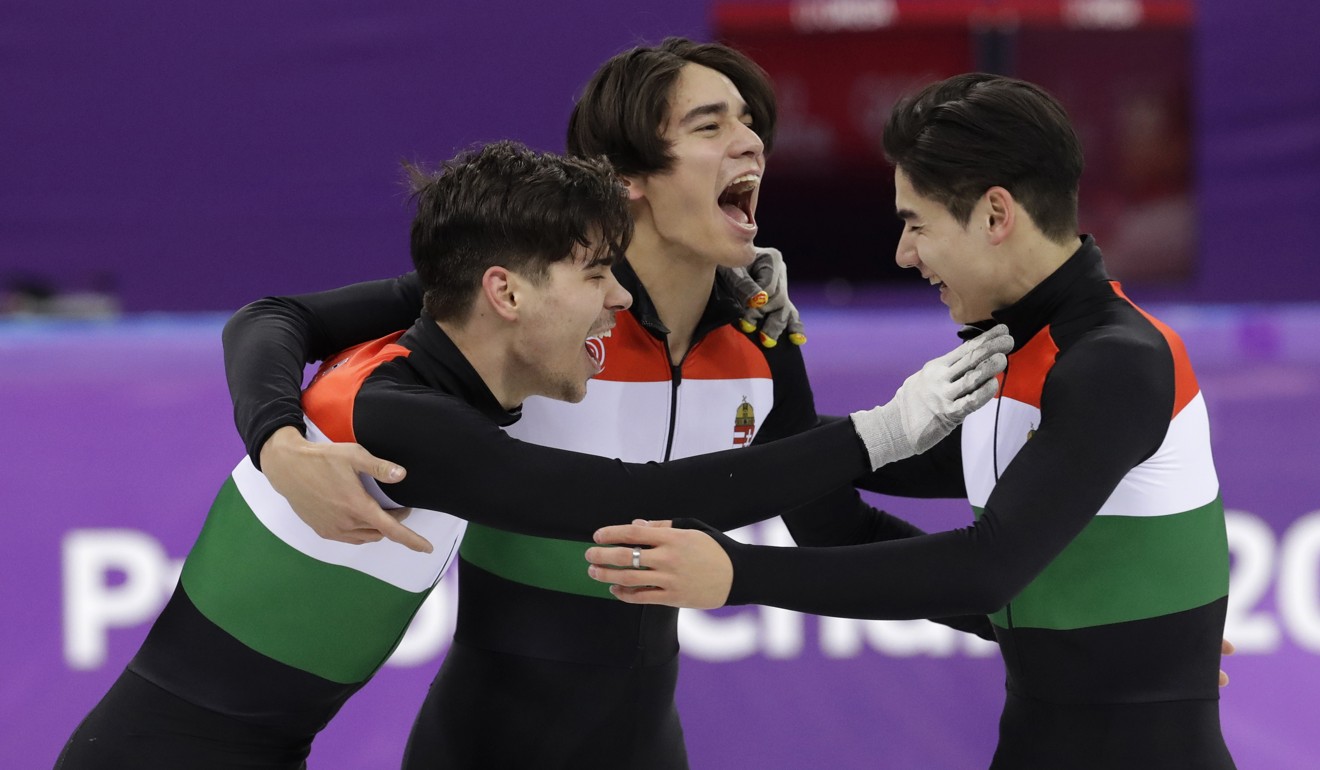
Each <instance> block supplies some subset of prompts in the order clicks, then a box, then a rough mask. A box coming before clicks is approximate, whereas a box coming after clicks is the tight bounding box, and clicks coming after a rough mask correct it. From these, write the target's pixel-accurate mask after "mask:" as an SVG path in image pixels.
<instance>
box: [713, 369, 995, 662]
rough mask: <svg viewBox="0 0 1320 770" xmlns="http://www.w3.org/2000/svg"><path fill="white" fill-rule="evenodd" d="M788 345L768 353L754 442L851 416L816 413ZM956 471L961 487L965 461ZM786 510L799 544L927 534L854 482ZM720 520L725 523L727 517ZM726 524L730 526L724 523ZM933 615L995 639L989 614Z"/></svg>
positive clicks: (787, 522) (804, 374)
mask: <svg viewBox="0 0 1320 770" xmlns="http://www.w3.org/2000/svg"><path fill="white" fill-rule="evenodd" d="M783 348H784V349H783V350H780V348H779V347H776V348H773V349H771V350H770V351H769V352H767V353H766V358H767V360H769V362H770V365H771V371H772V372H773V373H774V382H775V407H774V409H772V410H771V412H770V416H769V418H768V419H767V420H766V423H765V425H764V426H763V428H762V431H761V432H760V433H758V434H757V436H756V439H755V440H754V442H753V443H754V444H759V443H761V442H762V441H773V440H775V439H776V438H780V437H782V436H786V435H793V434H795V433H799V432H801V431H804V430H807V429H809V428H811V427H812V426H814V425H817V424H825V423H832V422H838V421H840V420H842V421H848V418H847V417H825V416H819V415H817V413H816V402H815V396H814V395H813V393H812V390H811V383H810V380H809V379H808V377H807V371H806V364H805V362H804V360H803V357H802V352H801V349H800V348H798V347H797V346H796V345H793V346H787V345H786V346H783ZM953 446H954V447H955V448H956V447H957V443H956V442H955V443H954V444H953ZM886 467H890V466H886ZM882 470H883V469H882ZM956 472H957V477H958V479H959V482H960V484H959V486H960V488H961V478H962V471H961V464H959V466H958V468H957V471H956ZM863 478H865V477H863ZM907 496H909V497H911V496H917V495H907ZM951 496H953V495H951ZM956 496H960V497H965V496H966V495H965V494H962V495H956ZM781 516H782V518H783V521H784V524H785V526H787V527H788V531H789V534H790V535H792V537H793V542H795V543H797V544H798V545H800V546H839V545H857V544H860V543H878V542H883V541H885V540H898V539H901V538H908V537H915V536H917V535H922V534H925V533H924V532H922V530H921V529H920V528H918V527H916V526H914V525H912V524H910V523H908V522H907V521H904V520H903V519H900V518H898V517H897V516H894V515H892V514H890V513H888V512H886V511H882V510H879V509H877V508H874V507H872V506H871V505H869V504H867V502H866V501H865V500H863V499H862V497H861V495H859V494H857V490H856V489H854V488H853V487H852V485H845V486H841V487H837V488H835V489H833V490H831V491H830V492H828V493H826V494H825V495H824V496H822V497H819V498H817V499H815V500H813V501H811V502H809V503H807V504H806V505H802V506H799V507H797V508H794V509H792V510H790V511H785V512H783V513H782V514H781ZM718 523H719V524H720V525H724V524H725V522H723V521H722V520H719V521H718ZM724 528H725V529H730V528H731V527H728V526H724ZM934 620H935V622H937V623H941V624H943V625H947V626H950V627H952V628H955V629H957V630H959V631H966V632H968V633H972V634H975V635H977V636H979V637H981V638H982V639H991V640H993V639H994V631H993V629H992V628H991V625H990V620H989V619H988V618H986V617H985V616H984V615H965V616H964V615H959V616H956V617H949V618H938V619H934Z"/></svg>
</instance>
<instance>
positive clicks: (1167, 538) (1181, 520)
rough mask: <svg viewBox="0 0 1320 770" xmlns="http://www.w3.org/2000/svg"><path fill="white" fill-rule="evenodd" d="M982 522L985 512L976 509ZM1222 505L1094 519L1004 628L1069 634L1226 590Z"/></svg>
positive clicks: (999, 616) (1003, 617)
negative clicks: (1150, 514)
mask: <svg viewBox="0 0 1320 770" xmlns="http://www.w3.org/2000/svg"><path fill="white" fill-rule="evenodd" d="M976 515H977V516H978V517H979V516H980V515H981V511H980V510H979V509H978V510H976ZM1228 567H1229V563H1228V536H1227V534H1226V531H1225V527H1224V505H1223V501H1222V500H1221V499H1219V498H1216V499H1215V500H1214V501H1213V502H1211V503H1208V504H1207V505H1204V506H1201V507H1200V508H1195V509H1193V510H1190V511H1184V512H1182V513H1177V514H1172V515H1168V516H1151V517H1145V516H1097V517H1095V518H1094V519H1093V520H1092V521H1091V523H1090V524H1088V525H1087V527H1086V529H1084V530H1082V533H1081V534H1080V535H1079V536H1078V537H1077V539H1076V540H1074V541H1073V542H1072V543H1070V544H1069V545H1068V547H1067V548H1065V549H1064V551H1063V553H1061V554H1059V556H1058V558H1056V559H1055V560H1054V561H1053V562H1051V563H1050V564H1049V566H1048V567H1046V568H1045V570H1044V571H1043V572H1041V573H1040V574H1039V575H1037V576H1036V579H1035V580H1033V581H1032V582H1031V585H1029V586H1027V587H1026V589H1024V590H1023V591H1022V593H1020V594H1018V596H1017V597H1016V598H1014V599H1013V601H1012V602H1010V603H1009V606H1008V607H1007V608H1004V609H1001V610H999V611H998V612H995V613H993V614H991V615H990V621H991V622H992V623H994V624H995V625H997V626H1000V627H1002V628H1008V627H1009V626H1010V623H1009V620H1008V614H1009V610H1010V609H1011V611H1012V616H1013V621H1012V623H1011V625H1012V626H1014V627H1021V628H1051V629H1059V630H1066V629H1072V628H1087V627H1090V626H1099V625H1105V624H1108V623H1122V622H1125V621H1130V620H1141V619H1143V618H1153V617H1159V616H1161V615H1168V614H1170V613H1173V612H1181V611H1183V610H1187V609H1191V608H1193V607H1200V606H1202V605H1205V604H1208V603H1210V602H1212V601H1214V600H1216V599H1219V598H1221V597H1223V596H1225V595H1227V593H1228Z"/></svg>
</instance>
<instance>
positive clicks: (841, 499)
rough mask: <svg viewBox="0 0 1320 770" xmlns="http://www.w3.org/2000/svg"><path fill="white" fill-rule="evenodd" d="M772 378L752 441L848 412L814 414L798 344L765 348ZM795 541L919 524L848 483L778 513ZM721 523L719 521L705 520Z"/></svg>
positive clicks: (898, 531)
mask: <svg viewBox="0 0 1320 770" xmlns="http://www.w3.org/2000/svg"><path fill="white" fill-rule="evenodd" d="M766 359H767V361H768V362H769V363H770V370H771V372H772V373H773V376H774V383H775V407H774V409H772V410H770V415H769V417H767V419H766V421H765V425H764V426H762V428H761V431H760V432H758V433H757V435H756V438H755V439H754V441H753V444H761V443H765V442H769V441H775V440H776V439H780V438H783V437H785V436H792V435H795V434H797V433H801V432H802V431H805V430H809V429H810V428H812V427H814V426H816V425H818V424H822V423H823V422H824V421H829V422H837V421H840V420H842V421H844V422H849V424H851V423H850V421H849V420H848V418H846V417H841V418H825V420H822V419H821V418H820V417H819V416H818V415H817V414H816V401H815V396H814V395H813V394H812V391H811V382H810V380H809V379H808V378H807V369H806V363H805V361H804V360H803V358H802V350H801V348H799V347H797V346H796V345H783V346H777V347H775V348H772V349H770V350H768V351H766ZM781 515H782V517H783V520H784V524H785V525H786V526H787V527H788V531H789V534H791V535H792V536H793V542H795V543H797V544H798V545H813V546H834V545H852V544H856V543H868V542H872V541H874V540H880V539H889V538H891V537H908V536H910V535H911V534H913V533H918V534H919V533H920V532H921V530H919V529H917V528H916V527H913V526H912V525H911V524H908V523H907V522H905V521H903V520H902V519H899V518H897V517H895V516H892V515H890V514H888V513H885V512H884V511H879V510H876V509H875V508H872V507H871V506H870V505H867V504H866V502H865V501H864V500H862V498H861V495H859V494H857V491H856V490H855V489H853V488H852V485H851V484H847V485H843V486H840V487H838V488H836V489H834V490H831V491H830V492H828V493H827V494H826V495H824V496H822V497H819V498H817V499H815V500H812V501H811V502H809V503H807V504H806V505H803V506H800V507H798V508H795V509H792V510H790V511H785V512H783V513H782V514H781ZM707 523H710V524H714V525H716V526H719V527H721V528H723V529H731V527H728V526H724V522H723V521H718V520H717V521H708V522H707Z"/></svg>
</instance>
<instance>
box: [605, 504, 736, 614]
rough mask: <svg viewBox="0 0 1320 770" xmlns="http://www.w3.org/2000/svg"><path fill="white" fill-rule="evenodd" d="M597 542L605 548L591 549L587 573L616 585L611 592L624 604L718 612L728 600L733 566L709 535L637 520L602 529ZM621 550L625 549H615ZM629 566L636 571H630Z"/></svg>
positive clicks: (655, 522) (661, 522)
mask: <svg viewBox="0 0 1320 770" xmlns="http://www.w3.org/2000/svg"><path fill="white" fill-rule="evenodd" d="M595 540H596V542H597V543H599V544H600V545H597V546H595V547H593V548H588V549H587V553H586V557H587V561H588V562H590V563H591V566H590V567H588V568H587V574H588V575H590V576H591V577H592V579H594V580H598V581H600V582H602V583H612V584H613V585H611V586H610V593H612V594H614V596H615V597H616V598H618V599H621V600H622V601H625V602H628V603H630V604H668V605H669V606H671V607H696V608H697V609H713V608H715V607H720V606H723V604H724V602H725V600H727V599H728V598H729V590H730V589H731V588H732V586H733V563H732V562H731V561H730V560H729V556H728V554H726V553H725V552H724V549H723V548H722V547H721V546H720V545H719V543H717V542H716V541H715V540H714V539H713V538H712V537H711V536H710V535H708V534H706V533H705V532H702V531H700V530H696V529H674V528H672V526H671V522H668V521H645V520H642V519H638V520H636V521H634V522H633V523H632V524H627V525H622V526H617V527H605V528H603V529H600V530H597V532H596V537H595ZM619 545H623V546H624V547H623V548H618V547H616V546H619ZM643 550H645V551H646V566H645V567H643V566H642V551H643ZM630 563H631V565H632V569H631V570H630V569H627V567H628V565H629V564H630ZM621 567H622V568H624V569H620V568H621ZM634 570H642V571H644V572H646V574H645V575H639V574H637V573H636V572H635V571H634Z"/></svg>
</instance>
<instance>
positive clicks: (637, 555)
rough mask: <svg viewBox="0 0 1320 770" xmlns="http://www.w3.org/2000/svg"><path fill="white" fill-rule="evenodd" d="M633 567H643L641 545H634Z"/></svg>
mask: <svg viewBox="0 0 1320 770" xmlns="http://www.w3.org/2000/svg"><path fill="white" fill-rule="evenodd" d="M632 568H633V569H641V568H642V547H641V546H639V545H635V546H633V560H632Z"/></svg>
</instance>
